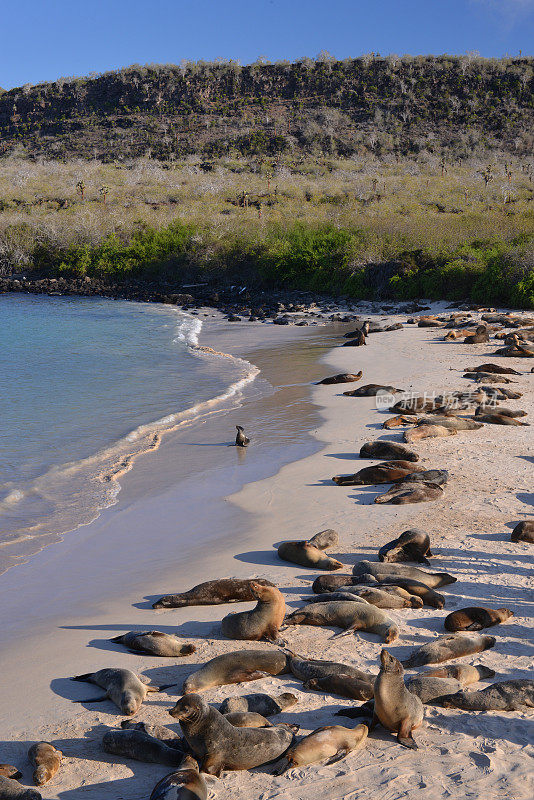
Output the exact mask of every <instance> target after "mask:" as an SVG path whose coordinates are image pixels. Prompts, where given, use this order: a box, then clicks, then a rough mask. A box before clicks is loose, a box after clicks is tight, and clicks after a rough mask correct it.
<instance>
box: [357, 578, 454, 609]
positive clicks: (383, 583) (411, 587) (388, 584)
mask: <svg viewBox="0 0 534 800" xmlns="http://www.w3.org/2000/svg"><path fill="white" fill-rule="evenodd" d="M370 577H371V578H373V576H372V575H371V576H370ZM362 578H363V582H364V583H366V576H362ZM355 580H358V579H357V578H355ZM375 580H376V578H375ZM374 585H376V587H377V588H378V589H381V590H384V591H388V590H392V589H395V590H397V591H401V590H404V591H406V592H408V593H409V594H410V595H413V596H415V597H418V598H419V599H420V600H421V601H422V603H423V605H425V606H429V607H430V608H444V607H445V598H444V596H443V595H442V594H439V592H436V591H434V589H431V588H430V587H428V586H427V585H426V584H425V583H422V582H421V581H417V580H415V579H414V578H401V577H400V576H398V575H390V576H386V575H384V576H383V577H382V578H381V579H380V580H379V581H378V582H377V583H376V584H374Z"/></svg>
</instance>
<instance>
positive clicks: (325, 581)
mask: <svg viewBox="0 0 534 800" xmlns="http://www.w3.org/2000/svg"><path fill="white" fill-rule="evenodd" d="M352 582H353V581H352V575H340V574H339V573H336V574H335V575H318V576H317V578H316V579H315V580H314V582H313V583H312V591H313V592H314V593H315V594H323V593H324V592H336V591H337V590H338V589H339V588H340V587H341V586H348V585H349V584H351V583H352Z"/></svg>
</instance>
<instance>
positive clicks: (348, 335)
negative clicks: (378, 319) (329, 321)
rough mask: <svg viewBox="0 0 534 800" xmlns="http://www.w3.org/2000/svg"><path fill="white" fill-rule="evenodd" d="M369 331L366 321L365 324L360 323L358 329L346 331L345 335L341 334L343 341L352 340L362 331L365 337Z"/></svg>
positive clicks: (368, 324)
mask: <svg viewBox="0 0 534 800" xmlns="http://www.w3.org/2000/svg"><path fill="white" fill-rule="evenodd" d="M373 324H374V323H373ZM370 330H371V325H370V323H369V322H367V320H366V321H365V322H362V323H361V325H360V326H359V327H358V328H356V329H355V330H353V331H348V332H347V333H344V334H343V338H344V339H354V337H355V336H356V335H357V334H358V333H359V332H360V331H363V332H364V334H365V336H367V334H368V333H369V332H370Z"/></svg>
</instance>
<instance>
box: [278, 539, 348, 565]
mask: <svg viewBox="0 0 534 800" xmlns="http://www.w3.org/2000/svg"><path fill="white" fill-rule="evenodd" d="M278 555H279V556H280V558H281V559H282V560H283V561H290V562H291V563H292V564H299V565H300V566H301V567H307V568H309V569H324V570H327V571H331V570H336V569H341V568H342V567H343V564H342V563H341V561H337V560H336V559H335V558H331V557H330V556H327V555H326V553H323V551H322V550H320V549H319V548H318V547H314V545H312V544H310V543H309V542H304V541H303V542H282V544H281V545H280V546H279V547H278Z"/></svg>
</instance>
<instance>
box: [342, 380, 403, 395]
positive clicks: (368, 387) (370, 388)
mask: <svg viewBox="0 0 534 800" xmlns="http://www.w3.org/2000/svg"><path fill="white" fill-rule="evenodd" d="M403 391H404V389H396V388H395V387H394V386H384V385H383V384H381V383H366V384H365V386H359V387H358V388H357V389H353V390H352V391H349V392H343V395H344V396H345V397H376V395H377V394H378V392H388V394H396V393H397V392H403Z"/></svg>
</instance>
